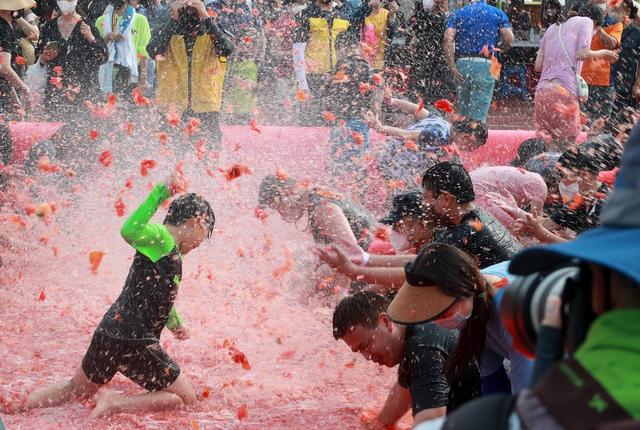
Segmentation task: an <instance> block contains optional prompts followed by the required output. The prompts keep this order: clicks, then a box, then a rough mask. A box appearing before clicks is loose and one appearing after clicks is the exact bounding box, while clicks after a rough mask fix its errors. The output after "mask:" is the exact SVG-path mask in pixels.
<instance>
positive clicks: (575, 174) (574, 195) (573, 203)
mask: <svg viewBox="0 0 640 430" xmlns="http://www.w3.org/2000/svg"><path fill="white" fill-rule="evenodd" d="M600 164H602V163H601V160H599V158H598V156H597V155H595V154H590V153H589V151H587V150H585V149H584V148H581V147H578V148H572V149H569V150H567V151H566V152H564V153H563V154H562V155H561V156H560V158H559V159H558V171H559V174H560V183H559V190H560V196H561V198H562V203H561V204H558V205H556V206H555V207H554V208H552V209H551V210H550V216H549V217H548V218H545V217H542V216H540V215H539V214H536V213H533V214H530V213H527V212H524V211H522V212H521V214H520V222H521V223H522V228H523V229H524V230H525V231H528V232H529V233H531V234H532V235H533V236H534V237H535V238H536V239H538V240H539V241H540V242H542V243H556V242H566V241H567V240H568V239H572V238H573V237H575V235H576V234H578V233H582V232H584V231H586V230H589V229H592V228H595V227H598V226H599V225H600V211H601V210H602V207H603V204H604V201H605V200H606V198H607V195H608V194H609V191H610V189H609V187H608V186H607V185H606V184H603V183H601V182H600V181H599V180H598V174H599V173H600V170H602V169H601V167H600Z"/></svg>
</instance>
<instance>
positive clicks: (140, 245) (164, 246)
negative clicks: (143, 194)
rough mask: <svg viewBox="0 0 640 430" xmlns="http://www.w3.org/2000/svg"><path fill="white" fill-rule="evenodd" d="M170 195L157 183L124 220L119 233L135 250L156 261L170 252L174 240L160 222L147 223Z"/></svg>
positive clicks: (164, 186)
mask: <svg viewBox="0 0 640 430" xmlns="http://www.w3.org/2000/svg"><path fill="white" fill-rule="evenodd" d="M170 196H171V192H170V191H169V188H168V187H167V186H166V185H165V184H157V185H156V186H155V187H153V190H151V193H150V194H149V196H148V197H147V199H146V200H145V201H144V202H143V203H142V204H141V205H140V206H139V207H138V209H136V210H135V211H134V212H133V213H132V214H131V215H130V216H129V218H128V219H127V220H126V221H125V223H124V225H123V226H122V229H121V230H120V234H121V236H122V238H123V239H124V240H125V241H126V242H127V243H128V244H130V245H131V246H133V247H134V248H135V249H136V250H137V251H140V252H141V253H142V254H144V255H145V256H147V257H148V258H149V259H150V260H151V261H153V262H156V261H158V260H159V259H160V258H162V257H163V256H164V255H166V254H168V253H169V252H171V250H172V249H173V247H174V246H175V242H174V240H173V238H172V237H171V235H170V234H169V232H168V231H167V229H166V228H165V227H164V226H163V225H160V224H149V220H151V218H152V217H153V214H155V213H156V211H157V210H158V208H159V207H160V205H161V204H162V203H163V202H164V201H165V200H167V199H168V198H169V197H170Z"/></svg>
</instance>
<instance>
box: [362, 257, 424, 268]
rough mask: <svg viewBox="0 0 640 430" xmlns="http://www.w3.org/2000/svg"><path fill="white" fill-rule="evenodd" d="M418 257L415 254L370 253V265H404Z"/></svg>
mask: <svg viewBox="0 0 640 430" xmlns="http://www.w3.org/2000/svg"><path fill="white" fill-rule="evenodd" d="M415 259H416V256H415V255H413V254H407V255H375V254H370V255H369V263H368V264H367V266H368V267H404V266H405V264H407V263H411V262H412V261H413V260H415Z"/></svg>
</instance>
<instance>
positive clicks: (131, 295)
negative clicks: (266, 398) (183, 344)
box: [22, 184, 215, 417]
mask: <svg viewBox="0 0 640 430" xmlns="http://www.w3.org/2000/svg"><path fill="white" fill-rule="evenodd" d="M172 188H173V187H172V186H167V185H165V184H158V185H156V186H155V187H154V188H153V190H152V191H151V193H150V194H149V196H148V197H147V199H146V200H145V201H144V203H142V205H141V206H140V207H139V208H138V209H137V210H136V211H135V212H133V214H131V216H130V217H129V218H128V219H127V221H126V222H125V223H124V225H123V227H122V230H121V234H122V237H123V238H124V240H125V241H127V243H129V244H130V245H131V246H133V247H134V248H135V250H136V254H135V256H134V259H133V264H132V265H131V269H130V270H129V275H128V276H127V280H126V282H125V286H124V289H123V290H122V293H120V296H119V297H118V298H117V299H116V301H115V302H114V303H113V305H111V308H110V309H109V310H108V311H107V313H106V314H105V315H104V317H103V318H102V321H101V322H100V324H99V325H98V328H97V329H96V330H95V332H94V334H93V338H92V340H91V344H90V345H89V349H88V350H87V353H86V355H85V356H84V359H83V360H82V366H81V367H80V368H79V369H78V370H77V371H76V374H75V375H74V376H73V377H72V378H71V379H70V380H69V381H67V382H65V383H62V384H58V385H54V386H51V387H48V388H45V389H43V390H38V391H34V392H33V393H31V394H30V395H29V397H28V399H27V401H26V403H25V404H24V405H23V406H22V408H23V409H32V408H39V407H47V406H56V405H60V404H62V403H65V402H67V401H69V400H71V399H72V398H74V397H76V398H87V397H89V396H92V395H93V394H95V393H96V392H97V391H98V390H99V389H100V387H102V386H103V385H104V384H106V383H108V382H109V381H110V380H111V379H112V378H113V376H114V375H115V374H116V373H117V372H120V373H122V374H123V375H125V376H126V377H128V378H129V379H131V380H132V381H133V382H135V383H136V384H138V385H140V386H141V387H143V388H145V389H146V390H148V391H149V392H148V393H144V394H139V395H136V396H133V397H125V396H122V395H119V394H115V393H109V392H105V393H101V395H99V396H98V399H97V403H96V407H95V409H94V410H93V411H92V413H91V415H92V416H93V417H100V416H103V415H106V414H110V413H116V412H122V411H156V410H161V409H169V408H176V407H180V406H182V405H184V404H190V403H193V402H195V401H196V393H195V391H194V389H193V387H192V385H191V383H190V382H189V381H188V379H187V378H186V377H185V376H184V375H183V374H181V373H180V367H178V365H177V364H176V363H175V362H174V361H173V360H172V359H171V358H170V357H169V355H167V353H166V352H165V351H164V350H163V349H162V347H161V346H160V341H159V340H160V334H161V332H162V329H163V328H164V327H165V326H166V327H167V328H169V329H170V330H176V331H177V333H178V336H184V334H185V333H184V331H183V330H181V329H180V328H181V327H182V324H181V321H180V318H179V317H178V315H177V313H176V312H175V309H174V307H173V305H174V301H175V299H176V295H177V293H178V285H179V283H180V279H181V277H182V256H183V255H185V254H187V253H189V252H190V251H192V250H193V249H195V248H196V247H198V246H199V245H200V243H202V241H204V240H205V239H206V238H207V237H210V236H211V233H212V232H213V226H214V224H215V216H214V213H213V211H212V209H211V206H210V205H209V203H208V202H207V201H206V200H205V199H204V198H202V197H201V196H198V195H196V194H193V193H190V194H185V195H182V196H180V197H178V198H177V199H175V200H174V201H173V202H172V203H171V205H170V206H169V210H168V212H167V215H166V217H165V219H164V223H163V224H162V225H161V224H150V223H149V221H150V219H151V217H152V216H153V215H154V213H155V212H156V211H157V210H158V207H159V206H160V205H161V204H162V202H164V201H165V200H167V199H168V198H169V197H171V195H172V194H173V192H172V191H171V189H172Z"/></svg>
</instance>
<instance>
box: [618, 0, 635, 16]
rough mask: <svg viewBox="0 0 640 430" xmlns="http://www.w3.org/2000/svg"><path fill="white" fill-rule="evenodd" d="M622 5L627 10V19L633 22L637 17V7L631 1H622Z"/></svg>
mask: <svg viewBox="0 0 640 430" xmlns="http://www.w3.org/2000/svg"><path fill="white" fill-rule="evenodd" d="M622 5H623V6H624V7H626V8H628V9H629V19H631V20H634V19H636V18H637V17H638V6H636V3H635V2H634V1H633V0H622Z"/></svg>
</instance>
